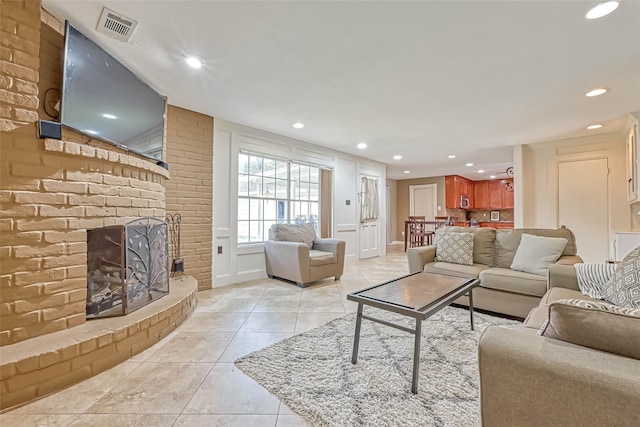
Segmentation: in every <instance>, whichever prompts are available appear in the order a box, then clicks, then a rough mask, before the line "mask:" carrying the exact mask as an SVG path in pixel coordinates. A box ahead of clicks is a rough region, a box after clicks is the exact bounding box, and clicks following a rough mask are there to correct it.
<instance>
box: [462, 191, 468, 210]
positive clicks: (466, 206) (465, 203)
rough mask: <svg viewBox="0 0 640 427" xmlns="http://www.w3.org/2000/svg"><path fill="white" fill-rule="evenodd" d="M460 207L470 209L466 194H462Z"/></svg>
mask: <svg viewBox="0 0 640 427" xmlns="http://www.w3.org/2000/svg"><path fill="white" fill-rule="evenodd" d="M460 209H469V198H468V197H467V196H465V195H464V194H461V195H460Z"/></svg>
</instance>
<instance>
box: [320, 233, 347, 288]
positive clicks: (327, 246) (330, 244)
mask: <svg viewBox="0 0 640 427" xmlns="http://www.w3.org/2000/svg"><path fill="white" fill-rule="evenodd" d="M346 247H347V243H346V242H345V241H344V240H338V239H315V240H314V241H313V249H315V250H318V251H325V252H333V253H335V254H336V256H337V257H338V266H337V268H336V276H335V277H336V280H338V279H339V278H340V276H342V273H343V272H344V255H345V251H346Z"/></svg>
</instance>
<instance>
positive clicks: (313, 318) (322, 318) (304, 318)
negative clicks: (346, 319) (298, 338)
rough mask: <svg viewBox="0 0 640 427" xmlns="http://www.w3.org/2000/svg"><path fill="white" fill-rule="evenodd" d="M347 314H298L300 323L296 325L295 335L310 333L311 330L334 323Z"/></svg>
mask: <svg viewBox="0 0 640 427" xmlns="http://www.w3.org/2000/svg"><path fill="white" fill-rule="evenodd" d="M344 315H345V313H344V312H342V311H340V312H334V313H302V312H300V313H299V314H298V322H297V323H296V330H295V333H296V334H299V333H301V332H304V331H308V330H309V329H313V328H315V327H318V326H320V325H324V324H325V323H328V322H330V321H332V320H333V319H337V318H338V317H342V316H344Z"/></svg>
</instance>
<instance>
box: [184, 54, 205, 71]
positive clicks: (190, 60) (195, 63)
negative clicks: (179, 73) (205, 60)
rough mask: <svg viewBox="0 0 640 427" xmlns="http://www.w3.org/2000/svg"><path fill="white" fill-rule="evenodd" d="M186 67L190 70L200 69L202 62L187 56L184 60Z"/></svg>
mask: <svg viewBox="0 0 640 427" xmlns="http://www.w3.org/2000/svg"><path fill="white" fill-rule="evenodd" d="M185 61H186V62H187V65H188V66H189V67H191V68H196V69H198V68H202V60H201V59H200V58H196V57H195V56H187V57H186V58H185Z"/></svg>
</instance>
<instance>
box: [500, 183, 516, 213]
mask: <svg viewBox="0 0 640 427" xmlns="http://www.w3.org/2000/svg"><path fill="white" fill-rule="evenodd" d="M508 182H510V183H511V188H513V180H512V179H503V180H502V188H503V190H504V193H502V208H503V209H513V207H514V204H515V203H514V201H513V191H507V183H508Z"/></svg>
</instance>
